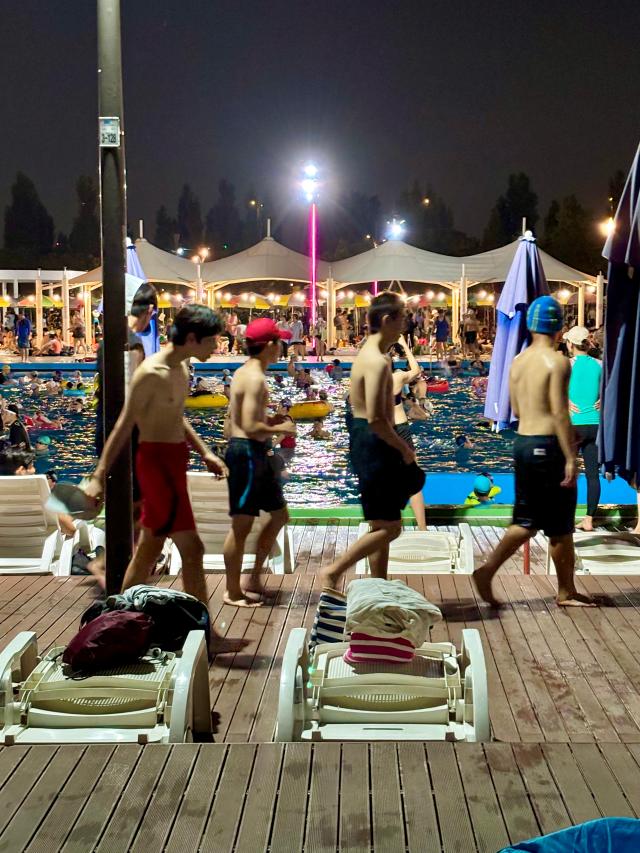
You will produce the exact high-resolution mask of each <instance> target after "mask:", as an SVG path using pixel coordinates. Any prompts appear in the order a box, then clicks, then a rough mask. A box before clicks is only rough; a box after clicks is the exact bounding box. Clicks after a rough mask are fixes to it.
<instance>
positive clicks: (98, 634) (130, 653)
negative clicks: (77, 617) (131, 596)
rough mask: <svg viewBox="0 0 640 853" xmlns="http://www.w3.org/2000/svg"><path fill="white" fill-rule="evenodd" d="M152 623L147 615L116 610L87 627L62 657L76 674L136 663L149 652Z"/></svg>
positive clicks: (89, 623)
mask: <svg viewBox="0 0 640 853" xmlns="http://www.w3.org/2000/svg"><path fill="white" fill-rule="evenodd" d="M151 624H152V623H151V619H150V618H149V617H148V616H146V615H145V614H144V613H135V612H133V611H131V610H114V611H111V612H108V613H103V614H102V615H101V616H98V617H96V618H95V619H93V620H92V621H91V622H88V623H87V624H86V625H84V626H83V627H82V628H81V629H80V630H79V631H78V633H77V634H76V635H75V637H74V638H73V639H72V640H71V642H70V643H69V645H68V646H67V648H66V649H65V650H64V654H63V655H62V661H63V663H66V664H69V666H70V667H71V668H72V669H73V670H74V671H76V672H78V671H86V670H94V669H112V668H113V667H116V666H121V665H122V664H127V663H134V662H135V661H137V660H139V659H140V658H141V657H142V656H143V655H144V654H145V653H146V652H147V649H148V648H149V641H150V637H151Z"/></svg>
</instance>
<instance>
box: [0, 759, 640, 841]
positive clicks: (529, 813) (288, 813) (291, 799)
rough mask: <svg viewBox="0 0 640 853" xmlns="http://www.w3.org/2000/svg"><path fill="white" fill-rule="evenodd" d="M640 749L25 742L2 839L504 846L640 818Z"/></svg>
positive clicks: (1, 785)
mask: <svg viewBox="0 0 640 853" xmlns="http://www.w3.org/2000/svg"><path fill="white" fill-rule="evenodd" d="M639 758H640V748H639V747H637V746H625V745H623V744H609V745H607V746H606V747H605V746H604V745H597V744H575V745H572V746H567V745H565V744H542V745H538V744H512V745H511V744H497V743H492V744H456V745H454V744H450V743H429V744H425V745H423V744H398V745H395V744H362V743H348V744H342V745H340V744H316V745H313V746H312V745H309V744H287V745H286V746H283V745H282V744H260V745H256V744H202V745H198V744H185V745H184V746H174V747H168V746H167V747H165V746H147V747H139V746H136V745H120V746H114V745H101V746H90V747H84V746H65V747H53V746H52V747H46V746H42V747H37V748H35V747H31V748H26V747H18V746H16V747H10V748H8V749H4V750H3V751H1V752H0V796H1V797H2V809H1V810H0V850H2V851H11V853H17V852H18V851H28V853H55V851H63V853H90V851H98V853H123V851H129V850H130V851H136V853H137V851H144V853H146V851H154V853H159V851H167V853H169V851H171V853H185V852H186V851H207V852H208V853H267V851H269V853H302V852H303V851H304V853H335V851H343V853H347V851H349V853H370V851H384V853H407V851H410V853H436V851H444V853H473V851H481V853H496V851H498V850H500V849H501V848H502V847H504V846H505V845H507V844H509V843H517V842H519V841H522V840H525V839H527V838H531V837H535V836H537V835H540V834H545V833H548V832H553V831H555V830H557V829H562V828H564V827H566V826H569V825H570V824H571V823H581V822H582V821H585V820H591V819H593V818H597V817H602V816H606V815H614V814H615V815H617V816H627V817H637V816H638V815H639V814H640V765H639V764H638V759H639ZM245 792H246V793H245Z"/></svg>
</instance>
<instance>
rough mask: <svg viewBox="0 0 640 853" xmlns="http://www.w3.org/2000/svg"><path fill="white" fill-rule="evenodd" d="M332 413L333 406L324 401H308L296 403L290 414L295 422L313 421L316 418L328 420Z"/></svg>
mask: <svg viewBox="0 0 640 853" xmlns="http://www.w3.org/2000/svg"><path fill="white" fill-rule="evenodd" d="M332 411H333V406H332V405H331V404H330V403H325V401H324V400H307V401H306V402H304V403H294V404H293V406H291V408H290V409H289V414H290V415H291V417H292V418H293V419H294V421H313V420H315V419H316V418H326V417H327V415H328V414H329V413H330V412H332Z"/></svg>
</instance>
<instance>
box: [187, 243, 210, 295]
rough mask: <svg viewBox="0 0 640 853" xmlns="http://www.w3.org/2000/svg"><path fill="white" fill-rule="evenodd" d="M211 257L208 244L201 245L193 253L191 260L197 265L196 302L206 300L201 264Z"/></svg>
mask: <svg viewBox="0 0 640 853" xmlns="http://www.w3.org/2000/svg"><path fill="white" fill-rule="evenodd" d="M208 257H209V248H208V247H207V246H201V248H199V249H198V252H197V254H195V255H193V257H192V258H191V260H192V261H193V263H194V264H195V265H196V270H197V272H196V302H198V303H199V304H202V302H203V301H204V287H203V283H202V268H201V264H203V263H204V262H205V261H206V259H207V258H208Z"/></svg>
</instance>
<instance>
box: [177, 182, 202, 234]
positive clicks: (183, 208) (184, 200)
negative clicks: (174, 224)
mask: <svg viewBox="0 0 640 853" xmlns="http://www.w3.org/2000/svg"><path fill="white" fill-rule="evenodd" d="M178 234H179V235H180V236H179V240H180V245H181V246H185V247H186V248H188V249H197V248H198V247H199V246H200V245H201V244H202V237H203V228H202V214H201V212H200V202H199V201H198V198H197V196H195V195H194V194H193V192H192V191H191V187H190V186H189V184H185V185H184V187H183V188H182V193H181V194H180V198H179V199H178Z"/></svg>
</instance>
